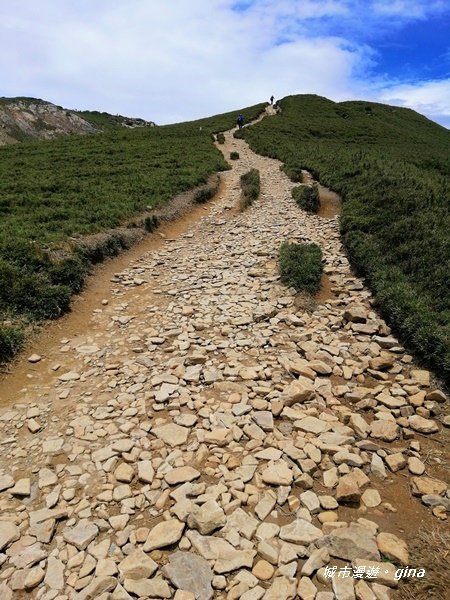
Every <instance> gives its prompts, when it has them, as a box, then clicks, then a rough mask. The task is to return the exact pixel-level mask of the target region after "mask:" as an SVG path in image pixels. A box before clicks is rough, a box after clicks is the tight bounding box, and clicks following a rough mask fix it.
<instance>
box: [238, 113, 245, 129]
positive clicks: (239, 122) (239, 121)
mask: <svg viewBox="0 0 450 600" xmlns="http://www.w3.org/2000/svg"><path fill="white" fill-rule="evenodd" d="M237 125H238V127H239V129H242V127H243V125H244V115H239V116H238V118H237Z"/></svg>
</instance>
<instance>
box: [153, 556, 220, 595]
mask: <svg viewBox="0 0 450 600" xmlns="http://www.w3.org/2000/svg"><path fill="white" fill-rule="evenodd" d="M162 571H163V573H164V575H166V577H167V578H168V579H169V580H170V581H171V583H172V584H173V585H174V586H175V587H176V588H178V589H182V590H184V591H187V592H191V593H192V594H193V596H194V597H195V598H196V600H210V599H211V598H212V597H213V589H212V586H211V582H212V579H213V576H214V574H213V571H212V570H211V567H210V566H209V564H208V563H207V561H206V560H205V559H204V558H202V557H200V556H197V555H196V554H193V553H192V552H175V553H173V554H171V555H170V556H169V562H168V563H167V564H166V565H165V566H164V567H163V569H162Z"/></svg>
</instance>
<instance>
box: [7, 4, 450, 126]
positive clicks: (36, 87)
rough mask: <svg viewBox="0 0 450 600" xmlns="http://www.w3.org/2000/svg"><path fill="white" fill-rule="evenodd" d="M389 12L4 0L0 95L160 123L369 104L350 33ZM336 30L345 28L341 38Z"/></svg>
mask: <svg viewBox="0 0 450 600" xmlns="http://www.w3.org/2000/svg"><path fill="white" fill-rule="evenodd" d="M406 4H408V5H410V6H412V7H413V8H414V10H415V11H416V15H417V16H416V17H415V18H422V16H421V15H422V14H424V13H423V10H433V11H439V10H441V9H442V7H441V4H442V3H441V2H431V1H430V2H428V3H426V2H425V0H412V1H411V2H403V1H401V0H392V1H391V2H390V3H389V5H390V6H391V10H395V11H396V12H397V16H400V15H403V16H402V18H405V19H409V18H411V14H414V11H412V13H410V15H408V14H406V13H407V11H406V12H405V10H406V9H405V5H406ZM238 5H239V7H238ZM427 6H428V8H427V9H426V7H427ZM387 7H388V2H386V1H385V0H253V1H252V2H248V1H247V2H236V1H233V0H190V2H186V1H185V0H170V2H168V1H167V0H115V1H114V2H111V1H110V0H95V2H92V0H40V1H39V2H35V3H34V2H33V3H25V2H17V0H0V71H1V72H2V79H1V81H0V85H1V86H2V87H1V88H0V95H11V96H12V95H14V96H15V95H32V96H38V97H42V98H45V99H49V100H52V101H54V102H56V103H57V104H61V105H64V106H68V107H72V108H91V109H99V110H107V111H109V112H113V113H116V112H120V113H122V114H129V115H131V116H142V117H146V118H148V119H152V120H155V121H156V122H158V123H164V122H174V121H178V120H184V119H188V118H195V117H199V116H205V115H207V114H214V113H217V112H221V111H225V110H232V109H235V108H238V107H241V106H245V105H248V104H251V103H255V102H260V101H263V100H266V99H267V98H268V97H269V96H270V95H272V94H274V95H275V96H276V97H278V98H279V97H282V96H283V95H286V94H293V93H316V94H321V95H324V96H327V97H329V98H332V99H335V100H343V99H351V98H355V97H359V98H364V97H366V98H367V97H372V98H373V99H377V98H378V97H377V96H376V91H377V89H378V87H377V85H375V83H373V82H371V81H370V78H368V75H367V72H368V70H369V67H370V64H371V61H372V60H373V59H374V52H373V50H372V49H371V48H370V47H369V46H367V45H364V44H363V43H361V42H358V43H356V42H354V41H353V40H352V37H351V32H352V31H353V30H352V28H353V27H355V28H357V27H369V26H370V27H373V28H376V27H377V26H378V25H377V24H380V23H383V27H386V26H389V21H388V20H386V18H385V16H386V12H385V11H386V10H387ZM419 9H420V10H419ZM383 11H384V12H383ZM420 11H422V12H420ZM361 15H364V18H361ZM333 23H339V24H341V25H342V24H343V23H348V24H349V27H348V35H347V34H346V36H345V39H344V37H343V36H342V35H341V36H336V35H335V33H334V31H333ZM380 26H381V25H380ZM340 30H341V31H342V27H341V28H340ZM384 87H386V86H384ZM383 91H386V90H385V89H384V88H383ZM430 102H431V105H430V106H431V108H433V107H432V101H431V100H430ZM430 110H431V109H430ZM433 110H434V109H433ZM439 110H441V109H439ZM445 110H446V109H445ZM429 114H430V113H429ZM433 114H434V113H433ZM439 114H440V113H439ZM448 114H449V115H450V111H449V112H448Z"/></svg>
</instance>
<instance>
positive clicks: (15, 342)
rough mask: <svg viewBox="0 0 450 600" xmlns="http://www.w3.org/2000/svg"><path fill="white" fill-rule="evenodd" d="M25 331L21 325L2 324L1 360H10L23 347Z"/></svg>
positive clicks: (0, 330) (0, 328) (0, 334)
mask: <svg viewBox="0 0 450 600" xmlns="http://www.w3.org/2000/svg"><path fill="white" fill-rule="evenodd" d="M23 342H24V333H23V331H22V330H21V329H20V328H19V327H11V326H6V325H0V362H5V361H7V360H10V359H11V358H12V357H13V356H14V355H15V354H17V352H18V351H19V350H20V349H21V348H22V346H23Z"/></svg>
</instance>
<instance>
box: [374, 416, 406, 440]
mask: <svg viewBox="0 0 450 600" xmlns="http://www.w3.org/2000/svg"><path fill="white" fill-rule="evenodd" d="M398 434H399V428H398V425H397V423H395V421H382V420H376V421H372V423H371V424H370V436H371V437H373V438H375V439H378V440H383V441H385V442H393V441H394V440H395V439H396V438H397V437H398Z"/></svg>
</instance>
